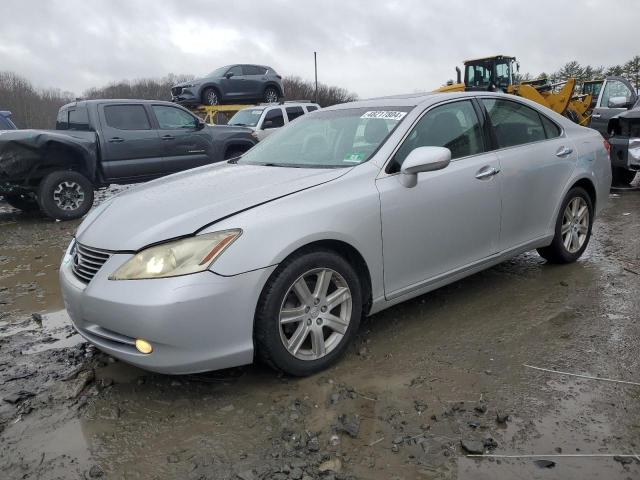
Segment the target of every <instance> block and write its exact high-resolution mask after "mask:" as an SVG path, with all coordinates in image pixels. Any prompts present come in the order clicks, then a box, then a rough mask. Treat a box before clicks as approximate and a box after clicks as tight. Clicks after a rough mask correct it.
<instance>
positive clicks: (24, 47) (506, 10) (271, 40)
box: [0, 0, 640, 98]
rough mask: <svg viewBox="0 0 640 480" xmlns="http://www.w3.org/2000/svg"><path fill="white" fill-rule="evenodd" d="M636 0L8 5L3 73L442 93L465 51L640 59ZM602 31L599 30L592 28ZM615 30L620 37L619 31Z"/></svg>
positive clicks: (159, 0) (532, 66) (97, 0)
mask: <svg viewBox="0 0 640 480" xmlns="http://www.w3.org/2000/svg"><path fill="white" fill-rule="evenodd" d="M638 3H639V2H638V1H636V0H582V1H576V0H535V1H532V2H529V3H528V2H522V1H520V2H516V1H514V0H482V1H477V0H466V1H462V0H444V1H443V0H439V1H429V0H422V1H421V0H398V1H383V0H361V1H356V0H353V1H352V0H315V1H308V0H268V1H267V0H253V1H248V0H227V1H219V0H180V1H178V0H0V18H2V25H1V26H0V70H9V71H13V72H16V73H18V74H20V75H23V76H25V77H27V78H28V79H29V80H31V81H32V82H33V83H34V84H35V85H36V86H39V87H55V88H60V89H62V90H68V91H72V92H74V93H76V94H81V93H82V91H83V90H84V89H86V88H88V87H92V86H102V85H104V84H106V83H109V82H112V81H117V80H121V79H125V78H128V79H133V78H142V77H161V76H164V75H166V74H168V73H190V74H195V75H202V74H205V73H207V72H210V71H211V70H213V69H214V68H215V67H218V66H221V65H225V64H229V63H261V64H267V65H271V66H272V67H274V68H275V69H276V70H277V71H278V72H280V73H281V74H282V75H299V76H301V77H303V78H306V79H312V78H313V51H314V50H316V51H317V52H318V71H319V80H320V81H322V82H324V83H328V84H332V85H339V86H342V87H345V88H347V89H349V90H351V91H353V92H355V93H357V94H358V95H359V96H360V97H362V98H365V97H370V96H377V95H386V94H395V93H404V92H415V91H423V90H430V89H433V88H435V87H437V86H439V85H441V84H442V83H444V82H445V81H446V80H447V79H449V78H452V77H453V76H454V67H455V66H456V65H460V64H461V63H462V61H463V60H464V59H466V58H474V57H478V56H487V55H492V54H497V53H503V54H510V55H515V56H516V57H517V58H518V60H519V61H520V64H521V70H522V71H528V72H531V73H534V74H537V73H540V72H542V71H546V72H551V71H554V70H557V69H558V68H559V67H560V66H561V65H562V64H563V63H565V62H567V61H570V60H574V59H575V60H577V61H579V62H580V63H583V64H592V65H605V66H609V65H613V64H617V63H621V62H624V61H626V60H628V59H629V58H631V57H632V56H633V55H637V54H640V44H639V43H638V33H637V32H638V28H639V27H638V25H640V6H639V5H638ZM592 35H593V37H592ZM614 37H615V40H614Z"/></svg>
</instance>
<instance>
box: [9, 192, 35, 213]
mask: <svg viewBox="0 0 640 480" xmlns="http://www.w3.org/2000/svg"><path fill="white" fill-rule="evenodd" d="M4 199H5V200H6V201H7V203H8V204H9V205H11V206H12V207H13V208H17V209H18V210H22V211H23V212H37V211H38V210H40V206H39V205H38V200H36V198H35V197H34V196H33V195H29V194H21V195H18V194H16V195H5V196H4Z"/></svg>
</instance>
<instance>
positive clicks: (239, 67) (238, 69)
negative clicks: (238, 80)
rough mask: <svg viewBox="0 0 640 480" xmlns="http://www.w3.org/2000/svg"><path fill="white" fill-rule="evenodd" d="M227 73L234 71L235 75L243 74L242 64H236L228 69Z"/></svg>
mask: <svg viewBox="0 0 640 480" xmlns="http://www.w3.org/2000/svg"><path fill="white" fill-rule="evenodd" d="M227 73H233V76H234V77H239V76H241V75H242V65H236V66H235V67H231V68H230V69H229V70H227Z"/></svg>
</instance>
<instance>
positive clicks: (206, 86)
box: [198, 83, 223, 102]
mask: <svg viewBox="0 0 640 480" xmlns="http://www.w3.org/2000/svg"><path fill="white" fill-rule="evenodd" d="M210 88H212V89H214V90H215V91H216V92H217V93H218V97H220V100H222V97H223V95H222V90H221V89H220V86H219V85H217V84H215V83H205V84H204V85H201V86H200V92H199V94H198V100H199V101H200V102H204V93H205V92H206V91H207V90H208V89H210Z"/></svg>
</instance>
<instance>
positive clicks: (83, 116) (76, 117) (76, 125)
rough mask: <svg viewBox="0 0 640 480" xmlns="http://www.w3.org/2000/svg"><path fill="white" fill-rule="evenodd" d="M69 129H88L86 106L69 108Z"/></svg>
mask: <svg viewBox="0 0 640 480" xmlns="http://www.w3.org/2000/svg"><path fill="white" fill-rule="evenodd" d="M68 128H69V130H81V131H88V130H89V113H88V112H87V109H86V108H75V109H73V110H69V127H68Z"/></svg>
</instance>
